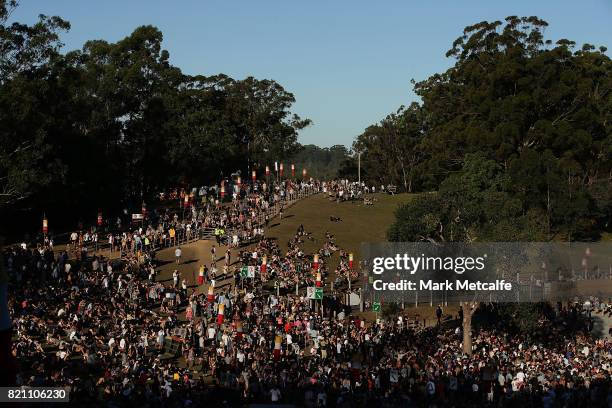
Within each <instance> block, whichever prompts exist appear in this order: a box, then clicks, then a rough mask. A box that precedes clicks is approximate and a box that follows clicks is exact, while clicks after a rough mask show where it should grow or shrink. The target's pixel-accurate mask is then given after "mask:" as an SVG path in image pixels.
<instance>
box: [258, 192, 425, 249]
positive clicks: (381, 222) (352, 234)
mask: <svg viewBox="0 0 612 408" xmlns="http://www.w3.org/2000/svg"><path fill="white" fill-rule="evenodd" d="M374 197H375V198H376V201H375V202H374V205H370V206H365V205H363V204H362V203H358V202H355V203H350V202H343V203H336V202H334V201H330V200H329V199H328V198H327V196H325V195H323V194H318V195H316V196H314V197H310V198H308V199H305V200H302V201H300V202H298V203H297V204H295V205H294V206H293V207H291V208H289V209H287V210H286V211H285V214H284V217H283V219H282V220H279V219H278V218H275V219H274V220H273V222H272V223H271V225H275V224H278V223H280V224H279V225H275V226H274V227H272V228H270V229H269V230H268V231H267V232H266V235H267V236H269V237H272V238H276V239H277V240H278V242H279V244H280V246H281V248H282V249H283V250H286V249H287V241H288V240H289V239H290V238H291V237H293V235H294V234H295V232H296V231H297V228H298V227H299V225H300V224H303V225H304V228H305V229H306V231H307V232H311V233H312V234H313V237H314V238H315V242H312V241H308V242H306V243H305V245H304V249H305V251H307V252H312V251H315V250H316V249H318V248H320V247H321V246H322V245H323V243H324V242H325V232H329V233H331V234H333V235H334V237H335V240H336V243H337V244H338V245H339V246H340V247H341V248H342V249H345V250H347V251H349V252H353V253H354V254H355V256H356V257H358V255H359V251H360V247H361V243H362V242H381V241H386V240H387V235H386V234H387V229H388V228H389V226H390V225H391V224H392V223H393V221H394V219H395V210H396V209H397V207H398V206H399V205H401V204H403V203H406V202H408V201H409V200H411V199H412V198H413V197H415V195H414V194H397V195H395V196H391V195H387V194H375V195H374ZM330 216H333V217H340V218H341V219H342V221H340V222H332V221H330V219H329V218H330Z"/></svg>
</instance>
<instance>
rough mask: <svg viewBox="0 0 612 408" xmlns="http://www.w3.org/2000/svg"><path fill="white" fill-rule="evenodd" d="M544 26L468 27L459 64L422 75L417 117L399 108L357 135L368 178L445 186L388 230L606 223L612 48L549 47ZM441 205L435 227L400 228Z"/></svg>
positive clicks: (595, 232)
mask: <svg viewBox="0 0 612 408" xmlns="http://www.w3.org/2000/svg"><path fill="white" fill-rule="evenodd" d="M547 25H548V24H547V23H546V22H545V21H542V20H540V19H538V18H537V17H523V18H519V17H514V16H512V17H508V18H506V20H505V22H500V21H496V22H492V23H491V22H482V23H478V24H475V25H473V26H470V27H467V28H466V29H465V31H464V34H463V35H462V36H461V37H460V38H458V39H457V40H456V41H455V42H454V43H453V47H452V49H451V50H449V51H448V53H447V56H449V57H451V58H453V59H454V60H455V64H454V66H452V67H451V68H450V69H448V70H447V71H446V72H443V73H440V74H435V75H433V76H431V77H430V78H428V79H427V80H425V81H422V82H419V83H416V84H415V91H416V93H417V94H418V95H419V96H420V97H421V99H422V103H421V104H420V105H415V106H412V107H411V108H410V109H408V110H406V111H402V112H400V113H401V114H400V115H399V117H400V118H404V117H405V118H407V120H409V121H410V126H406V124H405V123H403V122H402V121H398V120H397V118H398V115H391V116H390V117H388V118H386V119H385V120H383V121H382V122H381V123H380V124H377V125H374V126H371V127H370V128H368V129H366V131H365V132H364V133H363V134H362V135H360V136H359V137H358V138H357V140H356V142H355V144H354V147H355V148H359V149H362V151H364V156H365V158H366V160H365V161H364V164H365V166H366V168H365V174H366V175H367V177H368V180H369V181H371V182H375V183H379V182H384V183H393V184H397V185H398V186H400V187H403V188H404V190H406V191H411V190H412V191H432V190H438V193H436V194H434V195H432V196H428V198H426V199H424V200H425V201H432V202H424V201H423V200H416V201H414V202H412V203H410V204H408V205H407V206H406V209H404V210H400V212H398V221H397V224H396V225H394V226H393V227H392V228H391V230H390V233H389V234H390V238H392V239H394V240H399V239H403V240H417V239H435V240H467V241H471V240H483V239H488V240H496V239H497V240H502V239H503V240H509V239H512V240H516V239H567V240H591V239H597V238H598V237H599V234H600V233H601V232H602V231H603V230H605V229H607V228H609V225H608V220H609V219H610V216H611V213H610V193H609V191H610V187H611V182H612V122H611V119H612V61H611V60H610V58H609V57H608V56H607V55H606V48H605V47H600V48H599V49H596V48H595V47H594V46H592V45H589V44H586V45H584V46H583V47H581V48H576V45H575V43H574V42H572V41H569V40H565V39H562V40H559V41H557V42H556V43H555V44H553V43H552V41H550V40H546V39H545V38H544V30H545V28H546V27H547ZM417 113H418V114H417ZM407 114H408V115H407ZM405 169H407V170H405ZM406 175H408V176H406ZM434 205H436V206H439V209H438V210H436V211H434V212H435V214H436V215H435V218H436V219H437V220H438V224H439V225H438V226H437V228H434V229H432V230H426V231H420V233H418V234H417V233H416V231H412V230H411V228H406V229H402V228H400V225H405V224H406V223H405V222H403V221H402V220H401V218H402V217H410V216H411V215H409V213H411V212H415V213H420V212H422V211H424V209H426V208H430V207H431V206H434ZM419 207H423V208H419ZM432 211H433V210H432ZM421 222H423V221H421Z"/></svg>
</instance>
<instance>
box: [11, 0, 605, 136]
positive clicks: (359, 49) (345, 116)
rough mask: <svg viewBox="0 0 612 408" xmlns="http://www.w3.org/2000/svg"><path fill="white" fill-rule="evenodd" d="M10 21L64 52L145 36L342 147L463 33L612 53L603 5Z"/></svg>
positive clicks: (124, 4) (34, 3)
mask: <svg viewBox="0 0 612 408" xmlns="http://www.w3.org/2000/svg"><path fill="white" fill-rule="evenodd" d="M20 3H21V5H20V7H19V9H18V10H17V11H16V12H15V13H14V14H13V19H14V20H17V21H22V22H33V21H34V20H35V19H36V18H37V15H38V14H41V13H42V14H47V15H59V16H61V17H63V18H65V19H67V20H69V21H70V23H71V24H72V29H71V30H70V32H69V33H67V34H65V35H64V36H63V41H64V43H65V44H66V49H75V48H80V47H81V46H82V45H83V43H84V42H85V41H87V40H90V39H100V38H101V39H105V40H107V41H117V40H118V39H120V38H123V37H125V36H126V35H128V34H129V33H130V32H131V31H132V30H133V29H134V28H135V27H137V26H139V25H144V24H152V25H155V26H157V27H159V28H160V29H161V30H162V32H163V33H164V46H165V48H166V49H167V50H168V51H169V52H170V55H171V60H172V63H173V64H174V65H176V66H178V67H180V68H181V69H182V70H183V71H184V72H186V73H189V74H196V73H199V74H205V75H211V74H216V73H221V72H222V73H225V74H228V75H230V76H231V77H233V78H237V79H240V78H244V77H245V76H249V75H252V76H254V77H257V78H269V79H274V80H276V81H278V82H279V83H281V84H282V85H283V86H284V87H285V89H287V90H288V91H290V92H292V93H293V94H294V95H295V97H296V99H297V102H296V104H295V105H294V111H295V112H296V113H298V114H299V115H301V116H302V117H308V118H310V119H312V120H313V121H314V125H313V126H311V127H309V128H308V129H305V130H303V131H302V132H301V134H300V142H301V143H304V144H307V143H314V144H318V145H320V146H331V145H334V144H344V145H347V146H350V145H351V143H352V141H353V139H354V138H355V136H357V135H358V134H359V133H361V131H363V129H364V128H365V127H367V126H368V125H369V124H372V123H374V122H377V121H379V120H380V119H382V118H383V117H384V116H385V115H386V114H388V113H389V112H392V111H395V110H396V109H397V108H398V107H399V106H400V105H402V104H408V103H410V102H411V101H413V100H415V95H414V93H413V92H412V86H411V84H410V80H411V79H412V78H414V79H416V80H421V79H425V78H427V77H428V76H429V75H431V74H432V73H434V72H439V71H442V70H444V69H446V68H448V66H449V65H450V64H451V63H452V61H451V60H449V59H447V58H445V56H444V54H445V52H446V51H447V50H448V49H449V48H450V45H451V43H452V42H453V40H454V39H455V38H457V37H459V36H460V35H461V33H462V30H463V28H464V27H465V26H467V25H470V24H473V23H476V22H479V21H482V20H500V19H503V18H504V17H506V16H508V15H518V16H524V15H536V16H538V17H540V18H543V19H544V20H546V21H548V23H549V24H550V26H549V28H548V29H547V33H546V34H547V37H548V38H550V39H553V40H556V39H559V38H568V39H572V40H574V41H576V42H577V43H578V44H582V43H584V42H589V43H592V44H595V45H606V46H608V47H609V48H611V49H612V0H583V1H580V2H579V1H566V0H539V1H535V0H531V1H527V0H508V1H499V0H487V1H481V0H464V1H456V0H454V1H453V0H444V1H411V0H404V1H399V0H398V1H391V0H380V1H376V0H369V1H361V0H335V1H332V0H302V1H290V0H244V1H231V0H219V1H217V0H215V1H209V0H200V1H196V0H181V1H179V0H176V1H168V0H123V1H117V0H103V1H100V0H96V1H93V0H20Z"/></svg>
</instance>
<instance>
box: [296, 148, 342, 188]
mask: <svg viewBox="0 0 612 408" xmlns="http://www.w3.org/2000/svg"><path fill="white" fill-rule="evenodd" d="M348 159H349V151H348V149H347V148H346V146H344V145H335V146H332V147H318V146H315V145H305V146H303V147H302V148H301V149H300V151H299V152H298V153H297V154H295V155H293V156H292V157H291V158H290V159H289V162H290V164H291V163H293V164H294V165H295V174H296V177H300V176H301V174H302V169H306V171H307V175H308V176H310V177H314V178H317V179H324V180H330V179H333V178H335V177H336V176H337V175H338V172H339V171H340V168H341V166H342V165H343V163H344V162H345V161H346V160H348Z"/></svg>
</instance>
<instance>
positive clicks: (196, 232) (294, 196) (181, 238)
mask: <svg viewBox="0 0 612 408" xmlns="http://www.w3.org/2000/svg"><path fill="white" fill-rule="evenodd" d="M316 193H318V190H317V189H316V188H314V187H306V188H303V189H300V190H298V191H294V192H292V193H288V194H287V195H285V196H284V197H280V196H278V199H277V200H275V201H274V204H273V205H271V206H270V207H268V208H267V209H266V210H265V212H262V211H260V212H259V213H258V214H257V217H256V218H255V225H256V226H263V225H264V224H265V223H266V219H267V220H272V219H274V218H275V217H276V216H277V215H279V213H280V210H281V208H285V209H286V208H290V207H292V206H293V205H294V204H295V203H297V202H298V201H300V200H303V199H305V198H308V197H310V196H312V195H314V194H316ZM214 230H215V228H213V227H204V226H201V225H196V226H195V227H194V228H191V229H189V230H188V229H186V228H176V229H175V236H174V237H173V238H171V237H170V236H169V232H168V230H166V231H165V234H164V235H165V238H162V237H160V236H158V235H157V234H156V238H154V239H152V240H151V241H150V244H149V246H148V249H151V250H155V251H157V250H160V249H164V248H173V247H177V246H181V245H186V244H189V243H192V242H196V241H199V240H212V239H215V238H216V237H215V234H214ZM235 233H238V231H237V230H236V229H232V228H230V229H228V230H227V231H226V233H225V235H224V237H223V239H224V241H225V240H227V239H228V238H229V237H231V236H232V235H234V234H235ZM69 235H70V233H65V234H61V235H60V236H61V237H62V238H65V240H66V241H69V239H67V238H68V237H69ZM60 236H56V237H60ZM99 238H101V237H100V236H99V237H98V241H97V242H95V243H93V242H89V243H86V244H84V245H83V246H81V248H82V247H85V248H87V250H94V251H100V250H107V251H109V252H110V255H111V256H112V255H113V253H117V252H119V255H120V257H123V255H124V251H123V250H122V249H121V248H120V245H117V244H115V245H114V246H115V247H117V246H119V249H117V250H115V251H113V249H114V248H113V247H112V246H111V244H110V243H109V242H108V240H107V239H104V240H100V239H99ZM254 240H255V239H251V240H249V241H246V243H250V242H253V241H254ZM56 243H57V241H56ZM242 243H245V241H242ZM66 247H67V249H71V248H72V249H73V250H76V248H73V247H71V246H70V243H69V242H68V244H67V245H66ZM134 248H135V250H139V249H146V248H145V245H144V243H142V242H141V243H140V244H137V245H136V246H135V247H134Z"/></svg>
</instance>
